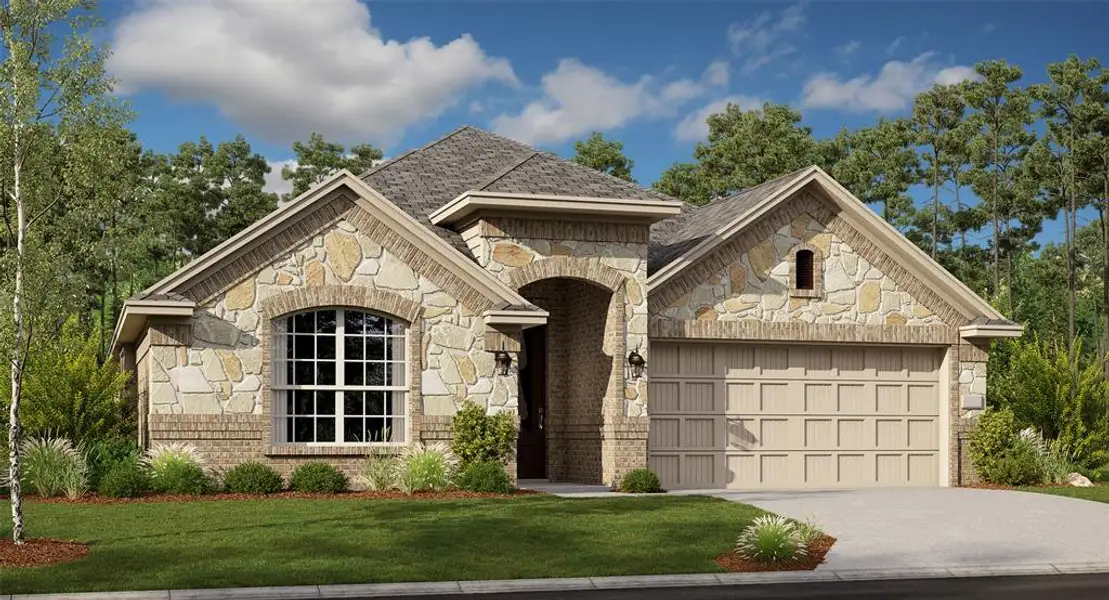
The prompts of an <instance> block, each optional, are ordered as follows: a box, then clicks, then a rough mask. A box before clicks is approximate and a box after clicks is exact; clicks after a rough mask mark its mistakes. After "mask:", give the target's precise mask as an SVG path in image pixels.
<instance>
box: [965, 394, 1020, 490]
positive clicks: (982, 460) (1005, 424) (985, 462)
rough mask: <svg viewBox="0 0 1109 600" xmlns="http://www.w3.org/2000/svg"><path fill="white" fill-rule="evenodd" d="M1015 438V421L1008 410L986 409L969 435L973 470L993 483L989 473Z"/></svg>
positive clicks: (1011, 412) (1010, 447)
mask: <svg viewBox="0 0 1109 600" xmlns="http://www.w3.org/2000/svg"><path fill="white" fill-rule="evenodd" d="M1016 437H1017V426H1016V419H1015V417H1014V416H1013V411H1011V410H1009V409H1008V408H1003V409H998V408H995V407H990V408H987V409H986V410H985V411H983V412H982V414H981V415H980V416H979V417H978V426H977V427H975V429H974V433H973V434H971V437H970V444H969V447H968V451H969V452H970V462H971V464H973V465H974V469H975V470H976V471H977V472H978V474H979V475H981V476H982V478H983V479H985V480H986V481H990V482H993V483H997V482H994V481H993V479H991V475H990V474H991V473H993V471H994V466H995V465H996V463H997V461H999V460H1001V457H1002V456H1004V455H1005V454H1006V453H1008V452H1009V450H1010V449H1012V447H1013V444H1014V443H1015V441H1016Z"/></svg>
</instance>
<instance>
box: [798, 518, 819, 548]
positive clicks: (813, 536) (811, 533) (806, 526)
mask: <svg viewBox="0 0 1109 600" xmlns="http://www.w3.org/2000/svg"><path fill="white" fill-rule="evenodd" d="M793 526H794V527H796V528H797V534H798V535H800V536H801V543H803V544H805V546H806V547H808V545H809V544H812V543H813V542H815V541H817V540H819V539H820V538H822V537H824V530H823V529H821V528H820V527H818V526H817V525H816V522H815V521H813V519H812V518H811V517H809V518H806V519H805V520H804V521H795V522H794V524H793Z"/></svg>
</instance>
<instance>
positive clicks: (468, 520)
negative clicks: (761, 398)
mask: <svg viewBox="0 0 1109 600" xmlns="http://www.w3.org/2000/svg"><path fill="white" fill-rule="evenodd" d="M0 509H3V514H7V513H8V509H7V504H3V503H0ZM25 514H26V518H27V524H28V534H29V535H30V536H42V537H55V538H66V539H75V540H80V541H84V542H87V543H89V544H90V545H91V551H90V553H89V556H88V557H86V558H85V559H83V560H81V561H78V562H74V563H70V564H63V565H56V566H53V567H39V568H33V569H0V590H3V593H16V594H18V593H32V592H71V591H93V590H125V589H167V588H196V587H231V586H257V585H298V584H326V583H363V582H364V583H371V582H393V581H449V580H461V579H509V578H526V577H574V576H602V575H630V574H651V573H654V574H658V573H694V572H712V571H717V570H719V568H718V567H717V566H716V565H715V564H714V563H713V561H712V560H713V558H715V557H716V556H718V555H719V554H721V553H722V552H724V551H726V550H728V549H729V548H731V547H732V545H733V544H734V542H735V538H736V536H737V535H738V534H739V531H740V529H741V528H742V527H743V526H744V525H746V524H747V523H748V522H749V521H750V520H751V519H752V518H754V517H756V516H758V515H759V514H762V513H761V511H759V510H758V509H756V508H754V507H751V506H746V505H742V504H737V503H734V502H727V501H725V500H720V499H715V498H701V497H687V496H652V497H626V498H582V499H565V498H557V497H552V496H525V497H520V498H512V499H503V500H353V499H352V500H299V499H298V500H293V499H268V500H240V501H221V502H180V503H177V502H174V503H133V504H115V505H98V504H38V503H28V504H26V505H25ZM5 527H7V531H5V530H4V528H5ZM0 534H3V535H10V525H0Z"/></svg>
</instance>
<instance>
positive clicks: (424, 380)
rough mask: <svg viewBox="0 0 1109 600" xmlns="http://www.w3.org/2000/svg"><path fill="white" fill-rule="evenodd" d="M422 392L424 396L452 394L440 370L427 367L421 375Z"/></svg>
mask: <svg viewBox="0 0 1109 600" xmlns="http://www.w3.org/2000/svg"><path fill="white" fill-rule="evenodd" d="M420 394H422V395H424V396H445V395H449V394H450V390H448V389H447V386H446V385H445V384H444V383H443V379H442V378H441V377H440V376H439V371H438V370H434V369H425V370H424V372H423V375H422V376H421V377H420Z"/></svg>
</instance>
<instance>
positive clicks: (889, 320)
mask: <svg viewBox="0 0 1109 600" xmlns="http://www.w3.org/2000/svg"><path fill="white" fill-rule="evenodd" d="M905 323H906V320H905V317H904V316H902V315H900V314H898V313H893V314H890V315H886V325H904V324H905Z"/></svg>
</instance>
